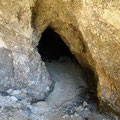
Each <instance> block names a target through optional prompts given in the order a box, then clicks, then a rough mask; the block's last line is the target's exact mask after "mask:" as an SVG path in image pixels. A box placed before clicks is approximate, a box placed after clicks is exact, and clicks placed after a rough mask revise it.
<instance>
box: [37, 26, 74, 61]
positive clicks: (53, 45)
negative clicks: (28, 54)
mask: <svg viewBox="0 0 120 120" xmlns="http://www.w3.org/2000/svg"><path fill="white" fill-rule="evenodd" d="M37 48H38V52H39V53H40V55H41V57H42V60H43V61H49V62H51V61H52V60H59V58H60V57H63V56H67V57H70V58H72V57H73V55H72V54H71V52H70V50H69V48H68V47H67V46H66V45H65V43H64V42H63V40H62V39H61V37H60V36H59V35H58V34H57V33H56V32H54V30H53V29H51V28H47V29H46V30H45V31H44V32H43V34H42V37H41V40H40V42H39V45H38V47H37Z"/></svg>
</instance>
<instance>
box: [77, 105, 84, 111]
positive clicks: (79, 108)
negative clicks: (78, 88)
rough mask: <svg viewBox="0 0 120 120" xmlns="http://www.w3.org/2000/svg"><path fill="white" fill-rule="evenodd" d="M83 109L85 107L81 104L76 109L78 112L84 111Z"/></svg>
mask: <svg viewBox="0 0 120 120" xmlns="http://www.w3.org/2000/svg"><path fill="white" fill-rule="evenodd" d="M83 110H84V108H83V107H82V106H79V107H78V108H77V109H76V111H77V112H79V111H83Z"/></svg>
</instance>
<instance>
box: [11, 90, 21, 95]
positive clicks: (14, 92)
mask: <svg viewBox="0 0 120 120" xmlns="http://www.w3.org/2000/svg"><path fill="white" fill-rule="evenodd" d="M12 94H13V95H19V94H21V90H14V91H13V92H12Z"/></svg>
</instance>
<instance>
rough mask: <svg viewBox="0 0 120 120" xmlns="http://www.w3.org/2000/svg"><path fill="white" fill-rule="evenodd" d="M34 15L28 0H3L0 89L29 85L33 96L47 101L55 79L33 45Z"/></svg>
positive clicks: (29, 90) (0, 7)
mask: <svg viewBox="0 0 120 120" xmlns="http://www.w3.org/2000/svg"><path fill="white" fill-rule="evenodd" d="M31 5H32V3H31ZM31 14H32V12H31V10H30V3H29V1H28V0H23V1H21V0H17V1H15V0H10V1H9V0H2V1H0V57H1V59H0V76H1V77H0V90H1V91H3V90H7V89H10V88H14V89H23V88H26V89H27V93H28V95H30V96H32V98H33V99H38V100H43V99H45V98H46V97H47V96H48V94H49V93H50V91H51V89H52V87H51V86H52V84H53V82H52V81H51V80H50V78H49V74H48V72H47V70H46V67H45V65H44V63H43V62H42V60H41V57H40V55H39V53H38V52H37V51H35V50H34V48H33V46H32V41H31V39H30V36H31V35H32V28H31Z"/></svg>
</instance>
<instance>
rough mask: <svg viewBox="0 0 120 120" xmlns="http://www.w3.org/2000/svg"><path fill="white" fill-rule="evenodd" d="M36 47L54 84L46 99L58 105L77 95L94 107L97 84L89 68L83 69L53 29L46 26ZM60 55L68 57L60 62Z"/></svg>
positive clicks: (79, 98)
mask: <svg viewBox="0 0 120 120" xmlns="http://www.w3.org/2000/svg"><path fill="white" fill-rule="evenodd" d="M37 48H38V52H39V53H40V55H41V57H42V60H43V61H44V62H45V63H46V67H47V69H48V72H49V73H50V76H51V78H52V79H53V81H55V84H56V85H55V88H54V91H53V92H52V93H51V94H52V95H50V96H49V97H48V101H49V99H50V103H51V101H53V103H55V101H56V103H55V104H56V105H58V104H59V103H61V104H62V102H63V103H64V101H67V100H68V99H73V98H74V97H75V96H79V97H77V99H78V101H79V100H82V101H85V100H86V101H87V103H88V106H89V107H90V108H92V109H94V107H93V106H94V105H96V103H97V101H98V100H97V95H96V94H97V93H96V92H97V86H96V83H95V84H93V83H94V82H93V81H95V80H94V75H93V74H92V72H91V71H90V70H88V71H86V72H85V71H84V70H83V68H82V67H81V66H80V64H78V62H77V61H76V59H75V57H74V56H73V55H72V53H71V52H70V50H69V48H68V47H67V46H66V45H65V43H64V42H63V40H62V39H61V37H60V36H59V35H58V34H57V33H56V32H54V30H53V29H51V28H47V29H46V30H45V31H44V32H43V34H42V37H41V40H40V42H39V45H38V46H37ZM64 56H66V57H64ZM62 57H63V58H65V59H66V58H70V59H69V60H68V59H67V61H66V62H63V61H62V62H61V60H60V58H62ZM53 60H54V61H53ZM53 76H55V77H53ZM56 76H57V77H56ZM60 85H61V86H60ZM94 88H95V89H94ZM63 93H64V94H63ZM54 96H55V97H54ZM58 101H59V102H58ZM77 104H79V105H80V104H82V102H80V101H79V102H78V103H77ZM93 104H94V105H93ZM95 109H96V108H95Z"/></svg>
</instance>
